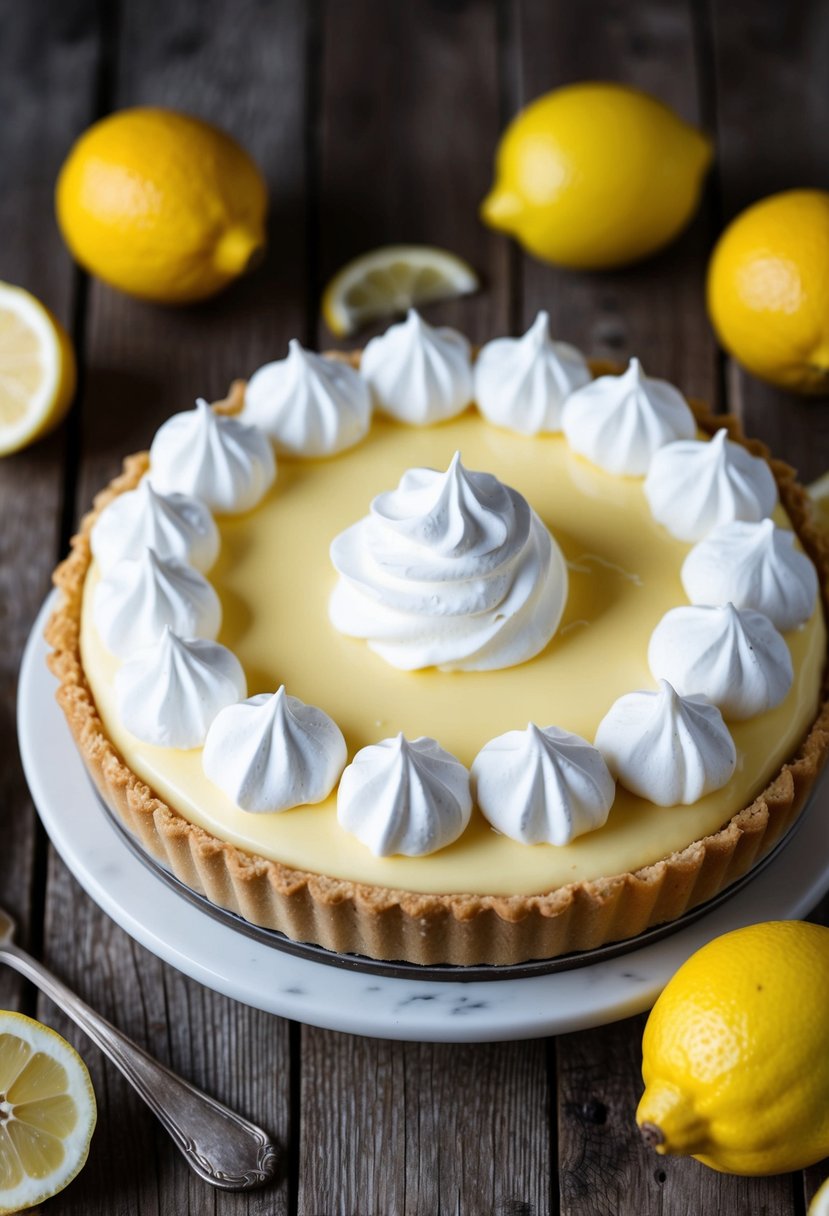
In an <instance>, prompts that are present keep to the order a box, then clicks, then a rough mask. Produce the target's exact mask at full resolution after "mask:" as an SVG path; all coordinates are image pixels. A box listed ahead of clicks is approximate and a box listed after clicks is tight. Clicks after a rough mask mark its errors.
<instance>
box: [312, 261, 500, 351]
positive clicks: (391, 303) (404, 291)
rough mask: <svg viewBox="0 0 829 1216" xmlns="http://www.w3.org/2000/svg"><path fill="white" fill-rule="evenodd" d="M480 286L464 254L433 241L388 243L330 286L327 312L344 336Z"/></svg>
mask: <svg viewBox="0 0 829 1216" xmlns="http://www.w3.org/2000/svg"><path fill="white" fill-rule="evenodd" d="M479 286H480V283H479V282H478V276H477V275H476V274H475V271H474V270H473V269H472V267H471V266H470V265H469V264H468V263H467V262H464V261H463V259H462V258H459V257H456V256H455V254H454V253H449V252H448V250H446V249H437V248H435V247H434V246H433V245H383V246H381V248H379V249H374V250H372V251H371V252H370V253H363V254H361V255H360V257H358V258H354V260H353V261H351V262H348V263H347V264H346V265H345V266H343V268H342V270H340V271H338V272H337V274H335V275H334V278H333V279H332V280H331V282H330V283H329V284H328V286H327V287H326V289H325V293H324V295H323V298H322V315H323V317H324V318H325V323H326V325H327V326H328V328H329V329H330V330H331V332H332V334H336V336H337V337H338V338H345V337H348V336H349V335H350V334H353V333H356V332H357V330H358V329H362V327H363V326H364V325H368V324H369V322H371V321H376V320H377V319H378V318H379V317H386V316H390V315H392V314H394V313H404V312H406V311H407V310H408V309H409V308H418V307H419V306H420V305H422V304H432V303H434V302H435V301H436V300H449V299H454V298H455V297H457V296H465V295H469V294H470V293H471V292H473V291H477V290H478V288H479Z"/></svg>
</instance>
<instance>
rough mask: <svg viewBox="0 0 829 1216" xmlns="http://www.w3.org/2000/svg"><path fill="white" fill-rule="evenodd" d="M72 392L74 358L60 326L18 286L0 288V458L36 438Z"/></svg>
mask: <svg viewBox="0 0 829 1216" xmlns="http://www.w3.org/2000/svg"><path fill="white" fill-rule="evenodd" d="M74 391H75V356H74V353H73V351H72V343H71V342H70V341H69V336H68V334H67V333H66V331H65V329H64V328H63V326H62V325H61V324H60V322H59V321H58V320H57V319H56V318H55V317H53V316H52V314H51V313H50V312H49V310H48V308H45V307H44V306H43V305H42V304H41V303H40V301H39V300H36V299H35V297H34V296H33V295H30V294H29V292H28V291H24V290H23V289H22V288H21V287H12V286H11V284H9V283H0V456H7V455H8V454H9V453H10V452H16V451H18V450H19V449H20V448H23V447H26V445H27V444H30V443H33V442H34V440H35V439H39V438H40V436H41V435H44V434H45V433H46V431H48V430H51V428H52V427H53V426H56V425H57V423H58V422H60V420H61V418H63V416H64V414H65V413H66V411H67V410H68V408H69V403H70V401H71V400H72V394H73V393H74Z"/></svg>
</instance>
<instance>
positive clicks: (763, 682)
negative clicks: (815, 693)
mask: <svg viewBox="0 0 829 1216" xmlns="http://www.w3.org/2000/svg"><path fill="white" fill-rule="evenodd" d="M648 663H649V665H650V669H651V672H652V673H653V675H654V676H656V677H666V678H667V679H668V680H670V681H671V682H672V684H673V685H674V686H675V687H676V688H677V689H678V691H679V692H680V693H683V694H690V693H699V694H702V695H703V696H705V697H707V698H708V699H709V700H710V701H712V702H713V704H714V705H716V706H717V707H718V708H719V709H720V710H721V712H722V714H723V716H724V717H725V718H729V719H734V720H742V719H745V718H753V717H754V716H755V715H757V714H761V713H765V712H766V710H769V709H773V708H774V707H775V706H777V705H779V704H780V702H781V701H783V699H784V698H785V697H786V695H787V694H788V691H789V689H790V688H791V686H792V681H793V678H794V676H793V669H792V657H791V654H790V653H789V648H788V646H787V645H786V643H785V641H784V640H783V638H782V637H781V635H780V634H779V633H778V632H777V630H776V629H775V628H774V626H773V625H772V623H771V621H770V620H769V619H768V617H767V616H763V614H762V613H760V612H754V611H752V610H751V609H738V608H735V606H734V604H732V603H727V604H724V605H723V606H722V607H708V606H696V607H688V606H683V607H679V608H673V609H671V610H670V611H669V612H667V613H666V614H665V616H663V618H662V620H661V621H660V622H659V624H658V625H657V626H656V629H654V631H653V634H652V635H651V640H650V645H649V647H648Z"/></svg>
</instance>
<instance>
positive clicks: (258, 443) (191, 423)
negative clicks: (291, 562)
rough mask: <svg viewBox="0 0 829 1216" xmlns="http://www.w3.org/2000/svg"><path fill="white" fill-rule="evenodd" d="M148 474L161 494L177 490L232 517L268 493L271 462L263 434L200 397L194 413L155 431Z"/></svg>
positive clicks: (273, 471)
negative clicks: (226, 415) (214, 408)
mask: <svg viewBox="0 0 829 1216" xmlns="http://www.w3.org/2000/svg"><path fill="white" fill-rule="evenodd" d="M149 475H150V480H151V481H152V483H153V485H154V486H155V488H156V489H157V490H161V491H162V493H169V492H171V491H173V490H179V491H181V492H182V493H184V494H192V495H193V497H194V498H200V499H201V500H202V502H205V503H206V504H207V506H208V507H209V508H210V510H211V511H216V512H218V513H219V514H223V515H236V514H240V513H241V512H243V511H249V510H250V509H251V507H255V506H256V504H257V503H258V502H259V500H260V498H262V496H263V495H264V494H265V493H266V491H267V490H269V489H270V487H271V485H272V484H273V481H274V478H275V477H276V463H275V461H274V456H273V449H272V447H271V443H270V440H269V439H268V437H267V435H266V434H265V432H264V431H262V430H260V429H259V427H258V426H248V425H247V424H246V423H244V422H240V421H239V419H238V418H227V417H224V416H223V415H221V414H217V413H216V412H215V410H212V409H211V408H210V406H209V405H208V404H207V402H206V401H205V400H204V399H203V398H202V397H200V398H199V399H198V401H197V402H196V408H195V409H194V410H185V411H184V413H181V414H173V416H172V418H168V419H167V421H166V422H165V423H163V424H162V425H161V426H160V427H159V429H158V430H157V431H156V434H155V438H154V439H153V441H152V444H151V445H150V474H149Z"/></svg>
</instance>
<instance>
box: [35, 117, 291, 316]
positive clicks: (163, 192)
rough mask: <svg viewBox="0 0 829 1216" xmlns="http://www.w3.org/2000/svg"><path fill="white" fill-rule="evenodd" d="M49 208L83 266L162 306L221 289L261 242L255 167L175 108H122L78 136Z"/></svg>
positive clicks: (261, 191)
mask: <svg viewBox="0 0 829 1216" xmlns="http://www.w3.org/2000/svg"><path fill="white" fill-rule="evenodd" d="M56 207H57V216H58V223H59V224H60V228H61V232H62V233H63V236H64V239H65V240H66V243H67V245H68V246H69V248H70V250H71V251H72V253H73V255H74V256H75V258H76V259H77V260H78V261H79V262H80V263H81V265H82V266H84V267H85V268H86V269H87V270H89V271H91V273H92V274H94V275H97V276H98V278H101V279H103V280H104V281H105V282H107V283H109V284H111V285H112V286H113V287H117V288H118V289H119V290H121V291H125V292H127V293H128V294H129V295H134V296H139V297H140V298H142V299H145V300H155V301H157V302H159V303H163V304H183V303H186V302H188V301H191V300H201V299H204V298H206V297H207V296H212V295H214V294H215V293H216V292H217V291H221V289H222V288H223V287H225V286H227V284H228V283H230V282H231V281H232V280H233V279H235V278H236V277H237V276H238V275H240V274H241V273H242V272H243V271H245V270H246V269H247V268H248V267H249V266H250V265H251V264H252V262H254V261H255V260H257V259H258V257H259V256H261V253H262V250H263V249H264V245H265V213H266V210H267V189H266V186H265V182H264V180H263V178H262V175H261V173H260V172H259V169H258V168H257V166H256V165H255V164H254V162H253V161H252V160H251V158H250V157H249V156H248V154H247V152H245V151H244V149H243V148H241V147H240V146H239V144H237V143H236V141H235V140H233V139H231V138H230V136H229V135H226V134H225V133H224V132H223V131H220V130H219V129H218V128H217V127H214V126H211V125H210V124H209V123H206V122H202V121H201V120H200V119H197V118H192V117H190V116H189V115H186V114H178V113H176V112H175V111H173V110H163V109H158V108H152V107H147V108H140V109H133V110H121V111H119V112H118V113H115V114H111V115H109V117H107V118H103V119H101V121H100V122H97V123H95V124H94V126H92V127H90V128H89V130H88V131H85V132H84V134H83V135H82V136H81V137H80V139H78V141H77V143H76V144H75V145H74V146H73V148H72V149H71V151H70V153H69V156H68V157H67V159H66V161H65V163H64V165H63V168H62V169H61V171H60V175H59V177H58V183H57V191H56Z"/></svg>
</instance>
